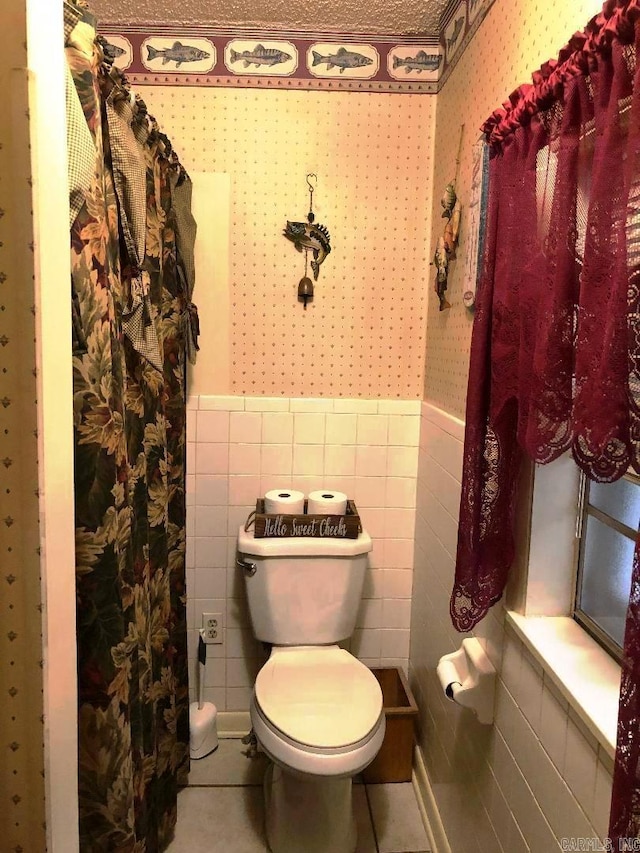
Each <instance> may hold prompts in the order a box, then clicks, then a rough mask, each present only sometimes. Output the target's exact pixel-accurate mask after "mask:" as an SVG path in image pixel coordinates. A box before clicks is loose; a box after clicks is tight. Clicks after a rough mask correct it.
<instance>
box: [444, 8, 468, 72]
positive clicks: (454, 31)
mask: <svg viewBox="0 0 640 853" xmlns="http://www.w3.org/2000/svg"><path fill="white" fill-rule="evenodd" d="M466 21H467V13H466V9H465V7H460V8H459V11H458V12H457V13H456V15H454V17H453V20H452V21H451V23H450V24H449V25H448V26H447V28H446V29H445V31H444V41H445V46H446V51H447V62H451V60H452V59H453V56H454V54H455V53H456V52H457V50H458V48H459V47H460V44H461V43H462V33H463V30H464V28H465V24H466Z"/></svg>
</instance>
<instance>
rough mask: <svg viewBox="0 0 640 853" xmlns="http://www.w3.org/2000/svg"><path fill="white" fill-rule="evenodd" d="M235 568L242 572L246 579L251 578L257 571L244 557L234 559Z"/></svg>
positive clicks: (254, 565) (253, 564)
mask: <svg viewBox="0 0 640 853" xmlns="http://www.w3.org/2000/svg"><path fill="white" fill-rule="evenodd" d="M236 568H238V569H242V571H243V572H244V573H245V575H247V576H248V577H250V578H252V577H253V576H254V575H255V573H256V572H257V571H258V566H257V565H256V564H255V563H254V562H252V561H251V560H246V559H245V558H244V557H236Z"/></svg>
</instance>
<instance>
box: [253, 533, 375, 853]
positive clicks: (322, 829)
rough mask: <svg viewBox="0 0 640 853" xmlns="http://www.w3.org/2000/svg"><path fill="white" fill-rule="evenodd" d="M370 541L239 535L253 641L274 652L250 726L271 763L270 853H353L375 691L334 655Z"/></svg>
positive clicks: (353, 612) (371, 743)
mask: <svg viewBox="0 0 640 853" xmlns="http://www.w3.org/2000/svg"><path fill="white" fill-rule="evenodd" d="M371 548H372V543H371V537H370V536H369V535H368V534H367V533H366V532H364V531H363V532H361V533H360V535H359V536H358V538H357V539H330V538H322V539H321V538H317V539H316V538H311V537H290V538H268V539H256V538H255V537H254V535H253V531H252V530H251V531H246V530H245V529H244V528H243V527H241V528H240V531H239V534H238V560H237V564H238V567H239V568H240V569H241V570H242V571H243V573H244V577H245V584H246V591H247V601H248V605H249V612H250V614H251V622H252V625H253V631H254V634H255V636H256V637H257V639H259V640H262V641H263V642H264V643H268V644H270V645H271V654H270V656H269V660H268V661H267V662H266V663H265V665H264V666H263V667H262V669H261V670H260V672H259V673H258V676H257V678H256V683H255V687H254V690H253V696H252V699H251V708H250V710H251V723H252V725H253V729H254V732H255V735H256V737H257V739H258V743H259V744H260V746H261V748H262V749H263V750H264V752H265V753H266V754H267V756H268V757H269V758H270V759H271V763H270V765H269V768H268V770H267V773H266V776H265V783H264V787H265V816H266V817H265V820H266V831H267V841H268V843H269V847H270V849H271V851H272V853H353V851H354V850H355V848H356V840H357V839H356V826H355V820H354V817H353V809H352V801H351V794H352V779H353V777H354V776H355V775H356V774H357V773H360V772H361V771H362V770H364V768H365V767H367V766H368V765H369V764H370V763H371V761H373V759H374V758H375V756H376V755H377V753H378V751H379V749H380V747H381V746H382V741H383V738H384V731H385V717H384V712H383V707H382V704H383V703H382V691H381V689H380V685H379V684H378V681H377V679H376V678H375V676H374V675H373V673H372V672H371V670H370V669H368V668H367V667H366V666H365V665H364V664H363V663H361V662H360V661H359V660H357V659H356V658H355V657H353V655H351V654H349V652H347V651H346V650H345V649H341V648H340V646H339V645H338V643H339V642H340V641H341V640H345V639H347V638H348V637H350V636H351V634H352V633H353V629H354V627H355V623H356V616H357V612H358V608H359V605H360V599H361V595H362V586H363V583H364V575H365V569H366V565H367V554H368V552H369V551H370V550H371Z"/></svg>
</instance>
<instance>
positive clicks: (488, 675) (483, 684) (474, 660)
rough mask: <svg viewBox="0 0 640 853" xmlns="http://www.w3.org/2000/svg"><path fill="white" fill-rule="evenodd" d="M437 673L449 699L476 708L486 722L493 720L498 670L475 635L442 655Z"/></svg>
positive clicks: (480, 718)
mask: <svg viewBox="0 0 640 853" xmlns="http://www.w3.org/2000/svg"><path fill="white" fill-rule="evenodd" d="M436 672H437V674H438V679H439V681H440V684H441V686H442V689H443V690H444V693H445V695H446V696H447V697H448V698H449V699H451V700H452V701H453V702H455V703H456V704H458V705H462V707H463V708H469V709H470V710H471V711H474V713H475V714H476V715H477V717H478V722H480V723H482V724H483V725H491V723H493V716H494V704H495V681H496V671H495V669H494V667H493V666H492V664H491V661H490V660H489V658H488V657H487V654H486V652H485V651H484V649H483V648H482V646H481V645H480V642H479V641H478V640H477V639H476V638H475V637H468V638H467V639H465V640H463V641H462V646H461V647H460V648H459V649H458V650H457V651H455V652H452V653H451V654H448V655H443V657H441V658H440V660H439V662H438V666H437V669H436Z"/></svg>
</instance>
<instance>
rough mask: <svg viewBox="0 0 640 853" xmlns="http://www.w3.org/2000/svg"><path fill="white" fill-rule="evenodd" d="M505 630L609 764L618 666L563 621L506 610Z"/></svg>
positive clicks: (572, 624) (573, 624)
mask: <svg viewBox="0 0 640 853" xmlns="http://www.w3.org/2000/svg"><path fill="white" fill-rule="evenodd" d="M507 624H509V625H510V626H511V627H512V628H513V630H514V631H515V633H516V635H517V636H518V638H519V639H520V640H521V641H522V642H523V643H524V644H525V646H526V647H527V648H528V649H529V651H530V653H531V654H532V655H533V657H534V658H535V660H537V661H538V663H539V664H540V665H541V666H542V668H543V670H544V672H545V673H546V674H547V675H548V676H549V678H550V679H551V680H552V681H553V683H554V685H555V686H556V687H557V689H558V690H559V691H560V693H561V694H562V695H563V696H564V698H565V699H566V700H567V702H568V703H569V705H570V707H571V708H573V709H574V711H575V713H576V714H577V715H578V717H580V719H581V720H582V722H583V723H584V724H585V726H587V728H588V729H589V731H590V732H591V733H592V734H593V735H594V737H595V738H596V739H597V740H598V742H599V743H600V745H601V746H602V747H603V749H604V750H605V751H606V752H607V754H608V755H609V756H610V758H614V757H615V751H616V728H617V723H618V697H619V693H620V666H619V664H618V663H616V661H615V660H613V658H612V657H611V656H610V655H608V654H607V652H605V650H604V649H603V648H601V647H600V646H599V645H598V644H597V643H596V642H595V640H593V639H592V638H591V637H590V636H589V635H588V634H587V632H586V631H584V630H583V629H582V628H581V627H580V626H579V625H578V624H577V622H575V621H574V620H573V619H570V618H569V617H567V616H522V615H520V614H519V613H515V612H514V611H512V610H509V611H507Z"/></svg>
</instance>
